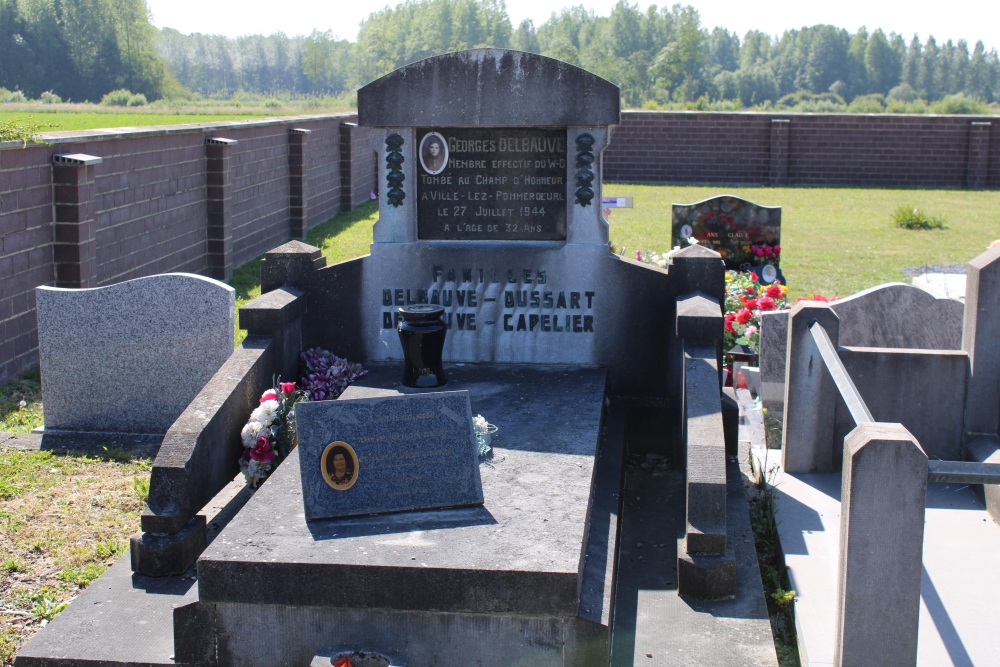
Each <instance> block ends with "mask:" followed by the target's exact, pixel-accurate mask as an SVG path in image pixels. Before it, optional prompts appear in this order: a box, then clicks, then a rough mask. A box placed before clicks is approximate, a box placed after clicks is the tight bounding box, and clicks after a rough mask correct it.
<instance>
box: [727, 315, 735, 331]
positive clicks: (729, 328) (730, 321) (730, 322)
mask: <svg viewBox="0 0 1000 667" xmlns="http://www.w3.org/2000/svg"><path fill="white" fill-rule="evenodd" d="M735 319H736V313H726V331H728V332H729V333H731V334H734V333H736V329H734V328H733V320H735Z"/></svg>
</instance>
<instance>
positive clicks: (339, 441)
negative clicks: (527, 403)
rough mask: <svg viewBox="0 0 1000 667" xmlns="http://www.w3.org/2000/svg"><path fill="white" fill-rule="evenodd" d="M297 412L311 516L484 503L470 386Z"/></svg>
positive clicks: (309, 406)
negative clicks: (340, 469)
mask: <svg viewBox="0 0 1000 667" xmlns="http://www.w3.org/2000/svg"><path fill="white" fill-rule="evenodd" d="M295 413H296V414H295V422H296V430H297V433H298V441H299V447H298V449H299V470H300V474H301V478H302V491H303V506H304V509H305V513H306V518H307V519H308V520H310V521H312V520H315V519H329V518H335V517H344V516H359V515H365V514H385V513H388V512H402V511H407V510H418V509H439V508H450V507H464V506H471V505H479V504H481V503H482V502H483V490H482V485H481V484H480V481H479V463H478V461H477V451H478V450H477V447H476V436H475V433H474V431H473V427H472V413H471V412H470V408H469V395H468V392H464V391H434V392H426V393H422V394H414V395H410V396H402V395H399V394H393V395H386V396H380V397H371V398H357V399H350V398H347V397H342V398H341V400H339V401H316V402H313V403H310V402H305V403H300V404H299V406H298V407H296V410H295ZM337 454H340V455H341V456H342V457H343V458H344V459H345V464H346V465H345V470H344V475H343V478H342V479H341V481H339V482H338V480H337V477H336V471H335V470H334V463H333V460H334V457H335V456H336V455H337Z"/></svg>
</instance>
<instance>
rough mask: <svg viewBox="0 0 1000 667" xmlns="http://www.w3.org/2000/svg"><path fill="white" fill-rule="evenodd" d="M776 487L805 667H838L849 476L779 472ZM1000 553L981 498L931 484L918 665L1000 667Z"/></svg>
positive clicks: (997, 532)
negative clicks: (843, 494)
mask: <svg viewBox="0 0 1000 667" xmlns="http://www.w3.org/2000/svg"><path fill="white" fill-rule="evenodd" d="M775 454H777V453H775ZM775 454H772V456H775ZM775 458H776V457H775ZM774 483H775V487H776V499H777V505H778V532H779V534H780V537H781V546H782V549H783V551H784V554H785V563H786V565H787V566H788V576H789V581H790V585H791V587H792V588H793V589H795V591H796V599H795V623H796V631H797V633H798V643H799V654H800V656H801V657H802V664H803V665H810V666H817V667H818V666H822V665H832V664H833V654H834V641H835V640H834V635H835V629H836V614H837V601H836V591H837V557H838V553H839V545H840V484H841V479H840V474H839V473H823V474H808V475H807V474H797V475H790V474H787V473H784V472H779V473H778V474H777V475H776V476H775V478H774ZM997 553H1000V526H997V525H996V524H995V523H993V522H992V521H991V520H990V518H989V516H988V515H987V513H986V510H985V508H984V507H983V505H982V504H981V503H980V502H979V501H978V500H977V499H976V498H975V496H974V494H973V492H972V489H971V488H970V487H968V486H965V485H959V484H938V483H935V484H929V485H928V489H927V509H926V524H925V536H924V550H923V577H922V581H921V590H920V625H919V628H920V629H919V636H918V646H917V651H918V655H917V664H918V665H922V666H928V667H930V666H937V665H966V666H969V665H998V664H1000V636H998V635H997V633H996V609H997V600H998V599H1000V570H998V569H997V567H996V554H997Z"/></svg>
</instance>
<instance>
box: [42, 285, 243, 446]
mask: <svg viewBox="0 0 1000 667" xmlns="http://www.w3.org/2000/svg"><path fill="white" fill-rule="evenodd" d="M35 294H36V300H37V303H38V357H39V364H40V366H41V372H42V405H43V412H44V419H45V430H46V432H48V431H52V430H57V431H92V432H110V433H150V434H162V433H166V431H167V429H168V428H170V425H171V424H172V423H173V422H174V420H175V419H177V417H178V416H180V414H181V412H183V411H184V408H186V407H187V405H188V403H190V402H191V400H192V399H193V398H194V397H195V396H196V395H197V393H198V392H199V391H200V390H201V389H202V387H204V386H205V384H206V383H207V382H208V381H209V380H210V379H211V378H212V376H213V375H214V374H215V371H216V370H218V369H219V367H221V366H222V364H223V363H224V362H225V361H226V359H228V358H229V356H230V355H231V354H232V353H233V331H234V329H233V310H234V306H235V302H236V292H235V290H234V289H233V288H232V287H230V286H229V285H226V284H224V283H221V282H219V281H216V280H212V279H210V278H205V277H202V276H196V275H191V274H184V273H170V274H163V275H157V276H149V277H146V278H137V279H135V280H129V281H126V282H123V283H118V284H116V285H109V286H107V287H98V288H93V289H63V288H59V287H45V286H43V287H39V288H38V289H37V290H36V293H35Z"/></svg>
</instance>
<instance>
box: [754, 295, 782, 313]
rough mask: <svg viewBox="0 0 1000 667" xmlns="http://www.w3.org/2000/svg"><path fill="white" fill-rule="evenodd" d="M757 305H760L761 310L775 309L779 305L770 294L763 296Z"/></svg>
mask: <svg viewBox="0 0 1000 667" xmlns="http://www.w3.org/2000/svg"><path fill="white" fill-rule="evenodd" d="M757 305H758V306H759V307H760V309H761V310H774V309H775V308H777V307H778V304H776V303H775V302H774V299H772V298H771V297H769V296H762V297H761V298H760V299H759V300H758V301H757Z"/></svg>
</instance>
